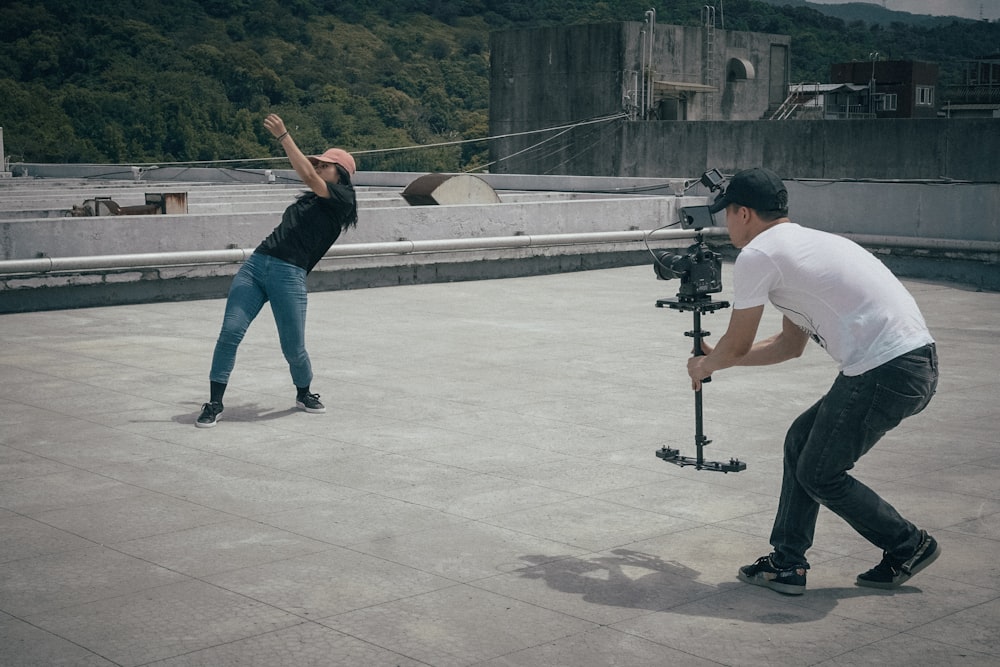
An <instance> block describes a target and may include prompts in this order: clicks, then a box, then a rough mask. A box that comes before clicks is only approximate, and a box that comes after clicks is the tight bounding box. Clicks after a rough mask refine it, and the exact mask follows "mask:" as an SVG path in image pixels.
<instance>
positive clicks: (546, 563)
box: [514, 549, 918, 623]
mask: <svg viewBox="0 0 1000 667" xmlns="http://www.w3.org/2000/svg"><path fill="white" fill-rule="evenodd" d="M521 558H522V560H524V561H526V562H528V563H530V564H529V565H527V566H526V567H523V568H520V569H517V570H514V573H516V574H518V575H520V576H522V577H524V578H526V579H543V580H544V581H545V583H546V584H547V585H548V586H549V588H552V589H553V590H557V591H559V592H561V593H569V594H573V595H579V596H580V597H581V598H582V599H583V600H584V601H585V602H590V603H593V604H599V605H605V606H613V607H625V608H630V609H646V610H649V611H663V610H667V609H670V608H673V607H677V606H679V605H683V604H685V603H687V602H692V601H695V600H698V599H702V598H705V597H707V596H710V595H714V594H717V593H721V592H727V591H732V590H736V589H739V588H745V587H748V585H747V584H745V583H742V582H739V581H737V580H736V577H735V575H734V576H733V581H732V582H731V583H723V584H721V585H718V586H715V585H712V584H705V583H700V582H698V581H697V580H696V579H697V576H698V574H699V572H698V571H696V570H694V569H692V568H690V567H688V566H686V565H684V564H682V563H678V562H676V561H666V560H663V559H662V558H660V557H659V556H654V555H651V554H646V553H642V552H639V551H631V550H628V549H615V550H613V551H611V555H600V556H595V557H592V558H574V557H569V556H565V557H560V556H542V555H529V556H522V557H521ZM636 569H639V570H640V573H639V574H638V575H635V574H634V570H636ZM630 571H633V573H632V574H630ZM641 571H645V573H642V572H641ZM917 590H918V589H915V588H909V589H907V587H903V588H899V589H895V590H893V591H883V590H877V589H869V588H860V587H852V588H823V589H814V590H812V591H809V592H807V593H806V595H809V596H810V597H809V604H808V605H803V612H812V613H804V614H801V615H799V614H792V613H787V614H785V613H774V614H767V613H762V609H761V608H760V606H759V605H754V604H748V605H746V606H740V605H733V604H726V605H715V606H711V605H701V606H699V607H698V609H699V610H701V611H700V612H699V613H711V614H712V615H713V616H714V617H717V618H720V619H728V620H740V621H746V622H751V623H798V622H811V621H814V620H816V618H815V614H819V615H821V616H825V615H827V614H828V613H830V611H832V610H833V609H834V608H836V606H837V604H838V602H839V601H840V600H845V599H849V598H855V597H863V596H872V595H893V594H899V593H913V592H916V591H917ZM771 594H772V595H776V596H778V595H780V594H778V593H771ZM780 597H781V598H784V599H789V600H792V601H794V599H795V597H794V596H785V595H780Z"/></svg>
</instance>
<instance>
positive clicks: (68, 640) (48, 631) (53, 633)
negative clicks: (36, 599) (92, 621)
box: [0, 612, 117, 665]
mask: <svg viewBox="0 0 1000 667" xmlns="http://www.w3.org/2000/svg"><path fill="white" fill-rule="evenodd" d="M4 613H5V614H7V615H9V616H10V619H11V621H16V622H18V623H24V624H25V625H28V626H31V627H32V628H34V629H36V630H38V631H39V632H43V633H45V634H47V635H51V636H53V637H58V638H59V639H60V640H62V641H64V642H66V643H68V644H72V645H73V646H76V647H77V648H79V649H82V650H83V651H86V652H87V653H88V654H89V655H93V656H96V657H97V658H100V659H102V660H106V661H107V662H108V664H110V665H115V664H117V663H115V661H114V660H112V659H111V658H110V657H108V656H106V655H101V654H100V653H98V652H97V651H95V650H94V649H92V648H90V647H88V646H84V645H83V644H80V643H78V642H76V641H75V640H73V639H72V638H70V637H66V636H63V635H61V634H59V633H58V632H56V631H55V630H53V629H50V628H46V627H44V626H41V625H38V624H37V623H34V622H32V621H30V620H29V619H27V618H24V617H21V616H17V615H15V614H11V613H10V612H4ZM46 613H47V612H46ZM5 622H8V621H7V620H5V619H0V626H2V625H3V624H4V623H5Z"/></svg>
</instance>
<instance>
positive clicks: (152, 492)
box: [0, 445, 246, 539]
mask: <svg viewBox="0 0 1000 667" xmlns="http://www.w3.org/2000/svg"><path fill="white" fill-rule="evenodd" d="M5 446H7V447H10V445H5ZM179 446H181V447H183V445H179ZM12 448H13V447H12ZM17 451H21V452H24V450H21V449H18V450H17ZM26 453H29V454H33V452H26ZM34 455H35V456H38V457H39V458H43V459H45V460H50V461H52V462H54V463H58V464H60V465H63V466H66V467H67V468H71V469H73V470H75V471H77V472H82V473H87V474H88V475H94V476H95V477H101V478H104V479H106V480H108V481H111V482H114V483H116V484H121V485H123V486H127V487H131V488H133V489H138V490H139V491H140V492H141V493H137V494H135V495H134V496H124V497H121V498H112V499H110V500H108V499H104V500H95V501H93V502H87V503H83V504H80V503H77V504H74V505H72V506H71V507H56V508H52V509H47V510H42V511H41V512H39V514H45V513H48V512H55V511H60V510H66V509H79V508H83V507H92V506H94V505H100V504H102V503H106V502H114V501H119V500H122V501H124V500H128V499H130V498H135V497H138V496H140V495H143V494H150V495H155V496H162V497H164V498H170V499H171V500H178V501H181V502H186V503H190V504H192V505H196V506H198V507H201V508H202V509H207V510H210V511H214V512H219V513H221V514H227V515H229V516H231V517H232V518H234V519H239V518H246V517H243V516H241V515H238V514H233V513H232V512H227V511H225V510H221V509H219V508H217V507H210V506H208V505H205V504H202V503H198V502H195V501H193V500H191V499H189V498H187V497H183V496H177V495H173V494H171V493H168V492H166V491H162V490H159V489H153V488H148V487H145V486H142V485H140V484H136V483H134V482H128V481H124V480H121V479H117V478H115V477H113V476H111V475H110V474H107V473H103V472H100V471H99V470H91V469H89V468H84V467H81V466H79V465H73V464H70V463H65V462H63V461H59V460H57V459H52V458H50V457H47V456H41V455H38V454H34ZM169 458H170V457H169V456H165V457H154V458H151V459H143V460H142V461H141V462H142V463H149V462H151V461H160V460H164V459H169ZM240 463H244V462H242V461H240ZM65 474H67V472H66V471H65V470H61V471H57V472H51V473H46V474H44V475H34V476H31V477H20V478H15V479H17V480H18V481H22V480H25V481H27V480H42V479H43V478H45V477H52V476H56V475H65ZM4 481H9V480H4ZM0 509H4V510H6V511H8V512H13V513H14V514H17V515H19V516H23V517H25V518H28V519H32V520H35V521H39V520H38V518H37V517H36V516H34V515H32V514H26V513H24V512H21V511H18V510H15V509H12V508H10V507H6V506H0ZM39 523H44V522H42V521H39ZM45 525H49V526H50V527H52V528H56V529H58V530H65V529H63V528H59V527H58V526H51V525H50V524H45ZM67 532H68V531H67ZM77 537H81V536H79V535H78V536H77ZM82 539H88V538H82Z"/></svg>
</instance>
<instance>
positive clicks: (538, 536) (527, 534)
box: [473, 501, 702, 555]
mask: <svg viewBox="0 0 1000 667" xmlns="http://www.w3.org/2000/svg"><path fill="white" fill-rule="evenodd" d="M562 502H568V501H562ZM552 504H558V503H552ZM548 506H550V505H541V506H538V507H532V508H530V509H531V510H535V509H539V508H541V507H548ZM629 509H634V508H629ZM523 511H526V510H518V511H514V512H508V513H507V514H517V513H518V512H523ZM492 516H495V517H501V516H506V514H499V515H492ZM670 518H672V519H678V520H680V521H684V522H685V523H691V524H696V522H694V521H691V520H690V519H679V518H678V517H670ZM487 519H488V517H487V518H483V519H473V521H475V522H476V523H480V524H483V525H485V526H489V527H491V528H499V529H501V530H509V531H511V532H514V533H518V534H519V535H523V536H525V537H531V538H534V539H537V540H545V541H546V542H551V543H552V544H562V545H565V546H567V547H570V548H572V549H583V550H584V551H585V552H587V553H588V554H598V553H601V552H602V551H609V550H611V549H621V548H623V547H627V546H629V545H630V544H634V543H635V542H636V541H639V540H636V539H632V540H629V541H627V542H623V543H621V544H614V545H610V546H607V547H605V548H604V549H602V550H601V551H588V549H590V547H588V546H586V545H582V544H574V543H573V542H568V541H566V540H562V539H553V538H552V537H546V536H545V535H544V534H536V533H531V532H528V531H526V530H523V529H520V528H511V527H510V526H505V525H502V524H499V523H492V522H490V521H488V520H487ZM701 527H702V526H701V524H696V525H692V526H684V527H680V528H677V529H676V530H667V531H664V532H662V533H657V534H655V535H649V536H645V537H642V538H641V541H647V540H655V539H659V538H661V537H667V536H673V535H676V534H677V533H681V532H685V531H687V530H694V529H697V528H701ZM585 555H586V554H585Z"/></svg>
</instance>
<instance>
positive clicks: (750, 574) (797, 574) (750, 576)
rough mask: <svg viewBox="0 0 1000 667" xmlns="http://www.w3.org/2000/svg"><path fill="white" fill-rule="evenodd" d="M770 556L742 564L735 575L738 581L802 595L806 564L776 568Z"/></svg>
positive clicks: (786, 593)
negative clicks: (750, 563) (748, 563)
mask: <svg viewBox="0 0 1000 667" xmlns="http://www.w3.org/2000/svg"><path fill="white" fill-rule="evenodd" d="M773 556H774V554H771V555H770V556H762V557H760V558H758V559H757V562H756V563H754V564H753V565H744V566H743V567H741V568H740V572H739V574H738V575H737V576H738V577H739V578H740V581H745V582H746V583H748V584H753V585H754V586H763V587H764V588H770V589H771V590H774V591H778V592H779V593H784V594H785V595H802V594H803V593H805V592H806V570H807V569H809V568H808V566H806V565H796V566H794V567H787V568H778V567H775V566H774V561H772V560H771V558H772V557H773Z"/></svg>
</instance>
